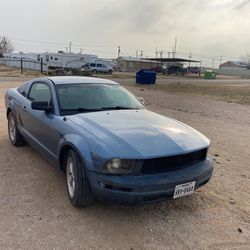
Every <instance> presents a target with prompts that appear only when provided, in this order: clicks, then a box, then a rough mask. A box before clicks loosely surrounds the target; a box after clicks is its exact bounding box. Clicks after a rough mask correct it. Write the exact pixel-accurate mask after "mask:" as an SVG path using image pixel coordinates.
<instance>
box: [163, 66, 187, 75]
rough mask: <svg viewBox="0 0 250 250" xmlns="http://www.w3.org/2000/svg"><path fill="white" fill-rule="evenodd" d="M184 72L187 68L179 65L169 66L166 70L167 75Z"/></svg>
mask: <svg viewBox="0 0 250 250" xmlns="http://www.w3.org/2000/svg"><path fill="white" fill-rule="evenodd" d="M186 73H187V69H185V68H182V67H180V66H169V67H168V68H167V71H166V74H167V75H185V74H186Z"/></svg>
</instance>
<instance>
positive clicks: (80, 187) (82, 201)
mask: <svg viewBox="0 0 250 250" xmlns="http://www.w3.org/2000/svg"><path fill="white" fill-rule="evenodd" d="M65 164H66V168H65V169H66V183H67V190H68V196H69V200H70V202H71V204H72V205H73V206H75V207H87V206H90V205H92V204H93V203H94V196H93V194H92V192H91V190H90V185H89V181H88V177H87V175H86V170H85V167H84V165H83V163H82V161H81V159H80V157H79V155H78V154H77V153H76V152H75V151H74V150H72V149H70V150H69V151H68V153H67V156H66V161H65Z"/></svg>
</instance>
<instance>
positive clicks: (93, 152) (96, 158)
mask: <svg viewBox="0 0 250 250" xmlns="http://www.w3.org/2000/svg"><path fill="white" fill-rule="evenodd" d="M96 139H97V138H95V140H93V138H92V139H91V138H83V137H82V136H81V135H78V134H67V135H65V136H63V137H62V138H61V139H60V141H59V144H58V152H57V155H58V159H60V153H61V150H62V148H63V147H64V146H70V147H72V148H73V149H75V150H76V152H78V154H79V156H80V157H81V159H82V161H83V162H84V164H85V167H86V168H87V170H89V171H94V172H99V171H100V170H101V169H102V167H103V165H104V164H105V163H106V162H107V161H108V160H109V159H112V158H117V155H115V153H114V152H113V151H112V150H111V149H109V148H108V147H107V146H106V145H105V144H104V143H103V142H102V141H100V140H96ZM59 162H60V161H59ZM59 164H60V163H59Z"/></svg>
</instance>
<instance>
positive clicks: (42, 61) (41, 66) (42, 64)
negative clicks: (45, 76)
mask: <svg viewBox="0 0 250 250" xmlns="http://www.w3.org/2000/svg"><path fill="white" fill-rule="evenodd" d="M42 73H43V58H42V57H41V74H42Z"/></svg>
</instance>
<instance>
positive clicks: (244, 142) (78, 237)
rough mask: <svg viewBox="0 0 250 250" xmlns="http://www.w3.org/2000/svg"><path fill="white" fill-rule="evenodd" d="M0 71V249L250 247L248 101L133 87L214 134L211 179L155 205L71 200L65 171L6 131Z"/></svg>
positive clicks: (156, 105) (152, 104) (152, 103)
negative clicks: (79, 204)
mask: <svg viewBox="0 0 250 250" xmlns="http://www.w3.org/2000/svg"><path fill="white" fill-rule="evenodd" d="M22 81H23V80H19V79H17V78H15V81H12V79H0V218H1V221H0V249H129V250H131V249H246V250H247V249H250V153H249V150H250V143H249V142H250V107H249V106H243V105H239V104H235V103H227V102H222V101H216V100H212V99H209V98H208V97H207V98H204V97H200V96H192V95H185V94H171V95H170V94H168V93H167V92H164V91H157V90H150V89H143V88H135V87H131V86H129V89H130V90H131V91H132V92H134V93H135V94H136V95H137V96H143V97H144V98H145V100H146V103H147V104H148V106H149V108H150V109H151V110H153V111H156V112H158V113H160V114H162V115H166V116H171V117H173V118H175V119H178V120H180V121H182V122H184V123H187V124H189V125H191V126H192V127H194V128H196V129H198V130H199V131H201V132H202V133H204V134H205V135H206V136H207V137H209V138H210V139H211V142H212V143H211V148H210V153H211V154H212V155H213V157H214V160H215V170H214V176H213V178H212V179H211V181H210V182H209V183H208V184H207V185H205V186H204V187H203V188H201V189H200V190H198V191H197V192H195V193H194V194H193V195H191V196H188V197H184V198H181V199H177V200H173V201H172V200H170V201H166V202H162V203H159V204H154V205H147V206H136V207H123V206H116V205H109V204H101V203H96V204H95V205H94V206H92V207H89V208H86V209H77V208H74V207H72V206H71V205H70V203H69V201H68V198H67V193H66V185H65V178H64V175H63V174H62V173H61V172H58V171H57V170H56V169H55V168H54V167H53V166H51V165H50V164H49V163H48V162H47V161H46V160H45V159H44V158H42V157H41V156H40V155H39V154H38V153H37V152H36V151H34V150H33V149H32V148H31V147H30V146H28V145H26V146H24V147H19V148H16V147H13V146H11V145H10V143H9V140H8V135H7V120H6V117H5V107H4V99H3V97H4V93H5V90H6V89H7V88H9V87H12V86H17V85H19V84H20V83H21V82H22Z"/></svg>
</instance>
